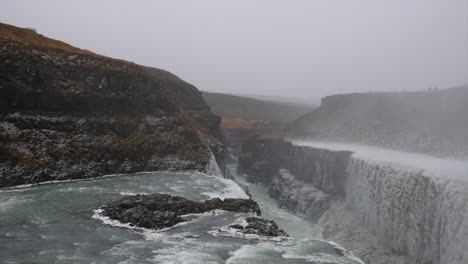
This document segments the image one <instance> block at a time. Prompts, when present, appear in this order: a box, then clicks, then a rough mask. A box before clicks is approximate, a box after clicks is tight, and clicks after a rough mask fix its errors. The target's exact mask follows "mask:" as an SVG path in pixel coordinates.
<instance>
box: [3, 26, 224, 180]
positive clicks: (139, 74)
mask: <svg viewBox="0 0 468 264" xmlns="http://www.w3.org/2000/svg"><path fill="white" fill-rule="evenodd" d="M0 46H1V47H2V49H1V50H0V187H5V186H13V185H19V184H29V183H37V182H43V181H50V180H66V179H77V178H89V177H95V176H100V175H104V174H112V173H129V172H137V171H147V170H179V169H195V170H200V171H204V170H205V167H207V165H208V164H209V163H210V159H211V157H213V156H212V154H213V155H214V157H215V158H216V160H217V161H218V163H219V164H220V165H221V167H223V161H224V156H223V155H224V154H223V153H224V150H223V145H222V143H221V132H220V130H219V124H220V118H219V117H217V116H215V115H214V114H213V113H211V111H210V110H209V107H208V106H207V105H206V104H205V103H204V101H203V98H202V97H201V95H200V92H199V91H198V90H197V89H196V88H195V87H193V86H191V85H190V84H188V83H186V82H184V81H183V80H181V79H179V78H178V77H176V76H175V75H173V74H171V73H169V72H166V71H163V70H159V69H154V68H147V67H143V66H139V65H137V64H134V63H129V62H126V61H122V60H118V59H112V58H107V57H104V56H101V55H98V54H95V53H92V52H89V51H86V50H82V49H79V48H75V47H73V46H71V45H69V44H66V43H63V42H60V41H57V40H52V39H49V38H46V37H44V36H42V35H39V34H37V33H35V32H34V31H33V30H30V29H22V28H18V27H14V26H11V25H6V24H0Z"/></svg>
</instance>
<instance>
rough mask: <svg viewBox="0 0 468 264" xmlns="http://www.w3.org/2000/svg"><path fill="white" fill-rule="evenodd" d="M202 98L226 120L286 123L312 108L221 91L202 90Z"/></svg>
mask: <svg viewBox="0 0 468 264" xmlns="http://www.w3.org/2000/svg"><path fill="white" fill-rule="evenodd" d="M203 98H205V100H206V102H207V103H208V105H210V107H211V109H212V111H213V112H214V113H215V114H217V115H219V116H221V117H222V118H223V119H227V120H244V121H252V120H258V121H268V122H271V123H277V124H286V123H288V122H291V121H292V120H295V119H296V118H297V117H299V116H301V115H303V114H305V113H307V112H308V111H310V110H311V109H313V107H312V106H311V107H308V106H304V105H299V104H294V103H287V102H277V101H264V100H258V99H254V98H248V97H243V96H236V95H230V94H222V93H209V92H203ZM244 124H245V123H244Z"/></svg>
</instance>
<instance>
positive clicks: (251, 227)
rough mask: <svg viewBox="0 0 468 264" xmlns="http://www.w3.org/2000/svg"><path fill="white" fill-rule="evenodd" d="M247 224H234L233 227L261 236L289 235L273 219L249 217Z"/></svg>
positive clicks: (242, 231) (245, 232)
mask: <svg viewBox="0 0 468 264" xmlns="http://www.w3.org/2000/svg"><path fill="white" fill-rule="evenodd" d="M245 221H246V222H247V225H246V226H243V225H239V224H236V225H232V226H230V227H231V228H234V229H237V230H238V231H239V232H241V233H244V234H255V235H260V236H272V237H278V236H282V237H288V236H289V235H288V234H287V233H286V232H284V230H282V229H279V228H278V226H277V225H276V223H275V222H274V221H272V220H268V219H263V218H258V217H247V218H246V219H245Z"/></svg>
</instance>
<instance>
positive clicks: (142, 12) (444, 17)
mask: <svg viewBox="0 0 468 264" xmlns="http://www.w3.org/2000/svg"><path fill="white" fill-rule="evenodd" d="M0 21H1V22H4V23H9V24H13V25H17V26H20V27H33V28H36V29H37V31H38V32H39V33H41V34H44V35H46V36H48V37H51V38H56V39H59V40H63V41H65V42H68V43H70V44H72V45H74V46H78V47H80V48H84V49H88V50H92V51H94V52H97V53H101V54H104V55H107V56H111V57H116V58H122V59H126V60H129V61H133V62H135V63H138V64H142V65H147V66H153V67H158V68H163V69H166V70H169V71H171V72H173V73H175V74H177V75H178V76H180V77H181V78H183V79H185V80H186V81H188V82H191V83H193V84H194V85H196V86H197V87H198V88H199V89H201V90H206V91H215V92H225V93H234V94H255V95H264V96H284V97H291V98H296V99H300V100H302V101H316V100H317V99H318V98H320V97H322V96H324V95H329V94H335V93H347V92H367V91H395V90H396V91H401V90H425V89H428V88H433V87H438V88H446V87H451V86H457V85H461V84H463V83H466V82H468V2H467V1H466V0H448V1H447V0H411V1H408V0H392V1H389V0H354V1H349V0H341V1H339V0H335V1H329V0H328V1H326V0H322V1H319V0H314V1H306V0H304V1H299V0H296V1H272V0H257V1H247V0H237V1H229V2H228V1H219V0H211V1H207V0H200V1H115V0H114V1H73V2H71V1H51V0H47V1H32V0H31V1H23V0H11V1H7V0H2V2H1V3H0Z"/></svg>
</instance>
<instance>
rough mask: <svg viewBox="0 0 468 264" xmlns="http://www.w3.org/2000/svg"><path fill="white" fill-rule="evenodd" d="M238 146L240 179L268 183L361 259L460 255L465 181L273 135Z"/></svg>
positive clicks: (419, 261)
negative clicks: (305, 144)
mask: <svg viewBox="0 0 468 264" xmlns="http://www.w3.org/2000/svg"><path fill="white" fill-rule="evenodd" d="M244 147H245V148H244V151H243V153H242V154H241V156H240V158H239V171H240V172H242V173H246V174H247V175H248V180H250V181H255V182H264V183H266V184H268V185H269V186H270V194H271V195H272V196H273V197H275V198H276V199H278V202H279V204H280V205H282V206H284V207H286V208H289V209H290V210H292V211H294V212H297V213H299V214H302V215H304V216H307V217H309V218H312V219H314V220H316V222H317V224H318V227H319V229H320V232H319V234H318V235H319V236H321V237H323V238H324V239H327V240H333V241H335V242H338V243H340V244H341V245H343V246H344V247H345V248H347V249H349V250H351V251H353V252H354V253H355V254H356V255H357V256H358V257H360V258H361V259H363V260H364V261H366V263H382V264H383V263H416V264H445V263H451V264H462V263H466V261H467V260H468V255H467V253H466V252H468V243H467V241H468V236H467V233H466V230H468V225H467V222H466V219H468V203H467V202H466V201H468V192H467V191H466V190H467V188H466V187H467V183H466V181H465V180H462V179H456V178H452V179H451V178H450V177H449V175H443V177H441V178H440V177H439V178H438V177H434V175H429V174H428V173H429V172H425V171H423V170H418V169H411V168H408V167H405V166H397V165H395V164H392V163H379V162H373V161H372V160H367V159H363V158H360V157H359V156H358V157H355V156H354V155H352V153H351V152H343V151H331V150H328V149H318V148H314V147H307V146H296V145H293V144H291V143H289V142H281V141H279V140H272V141H271V142H269V141H268V140H259V141H258V142H256V143H255V142H247V143H246V144H245V145H244ZM270 151H276V152H270ZM264 168H265V169H266V170H267V171H268V173H263V171H264ZM314 216H315V218H314Z"/></svg>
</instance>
